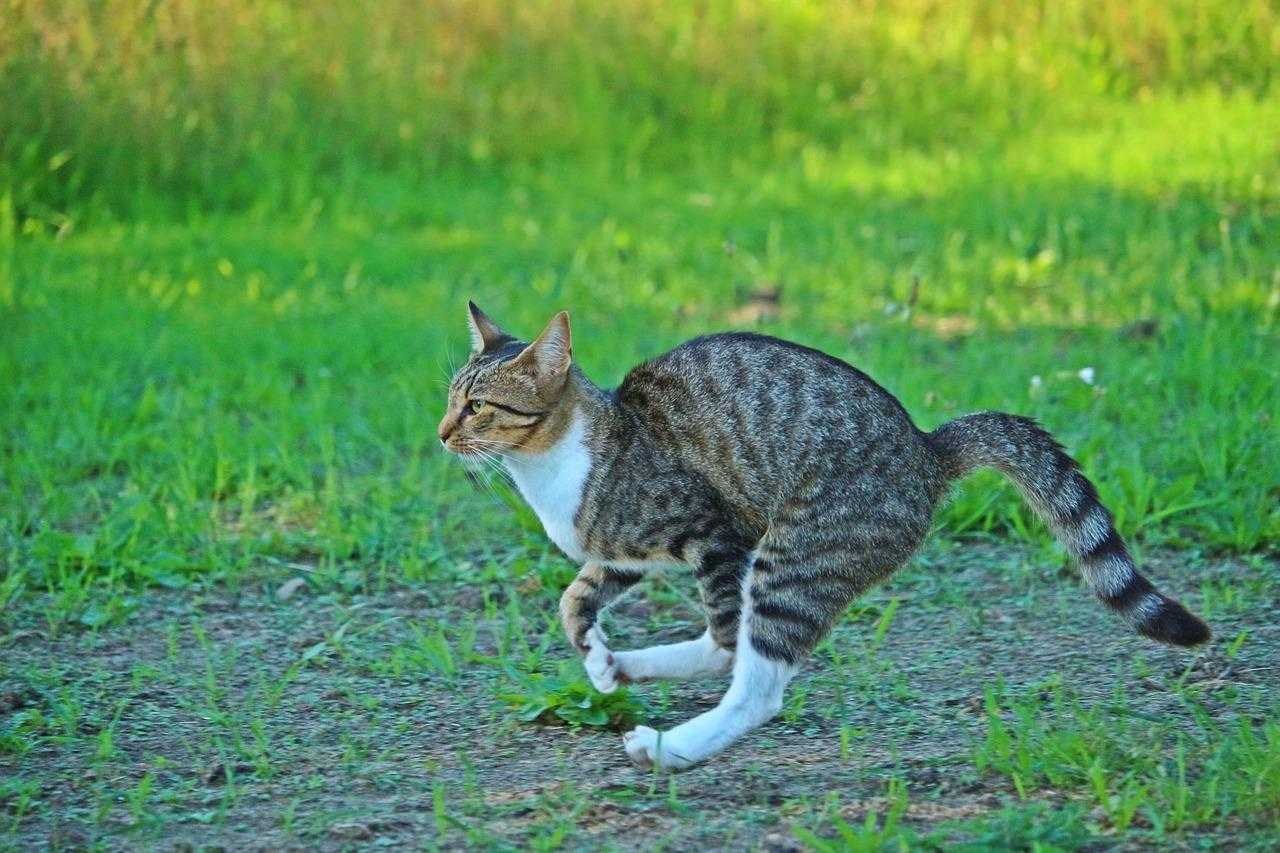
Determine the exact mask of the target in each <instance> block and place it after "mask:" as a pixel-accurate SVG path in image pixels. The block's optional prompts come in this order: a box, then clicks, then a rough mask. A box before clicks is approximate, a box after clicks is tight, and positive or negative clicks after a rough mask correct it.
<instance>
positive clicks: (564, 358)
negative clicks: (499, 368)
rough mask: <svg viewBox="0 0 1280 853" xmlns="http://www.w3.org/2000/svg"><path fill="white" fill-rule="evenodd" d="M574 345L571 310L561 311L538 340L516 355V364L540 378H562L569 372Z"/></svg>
mask: <svg viewBox="0 0 1280 853" xmlns="http://www.w3.org/2000/svg"><path fill="white" fill-rule="evenodd" d="M572 356H573V345H572V343H571V342H570V337H569V312H568V311H561V312H560V313H559V314H557V315H556V316H554V317H552V318H551V322H550V323H548V324H547V327H546V328H545V329H543V330H542V334H540V335H538V337H537V340H535V341H534V342H533V343H531V344H529V345H528V346H527V347H525V348H524V352H522V353H520V354H519V355H518V356H516V358H515V361H514V362H513V363H514V364H517V365H520V366H522V367H525V368H527V369H528V370H529V371H530V372H532V373H533V375H534V377H535V378H537V379H539V380H544V381H545V380H552V379H559V378H562V377H563V376H564V375H565V374H566V373H568V372H569V362H570V361H571V360H572Z"/></svg>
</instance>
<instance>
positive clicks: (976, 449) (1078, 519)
mask: <svg viewBox="0 0 1280 853" xmlns="http://www.w3.org/2000/svg"><path fill="white" fill-rule="evenodd" d="M927 440H928V442H929V445H930V446H931V447H932V448H933V451H934V453H935V454H936V455H937V456H938V458H939V460H940V461H941V462H942V464H943V468H944V470H945V471H946V474H947V476H948V478H949V479H951V480H955V479H958V478H960V477H962V476H964V475H965V474H967V473H969V472H970V471H972V470H973V469H975V468H995V469H996V470H997V471H1000V472H1001V473H1002V474H1004V475H1005V476H1006V477H1008V478H1009V479H1010V480H1012V481H1013V483H1014V485H1015V486H1017V487H1018V491H1020V492H1021V493H1022V496H1023V498H1024V499H1026V501H1027V502H1028V503H1029V504H1030V505H1031V507H1032V508H1033V509H1034V510H1035V511H1036V514H1037V515H1039V516H1040V518H1042V519H1043V520H1044V522H1045V523H1046V524H1048V525H1049V527H1050V529H1052V530H1053V532H1054V535H1055V536H1057V537H1058V541H1060V542H1061V543H1062V544H1063V545H1064V546H1065V547H1066V549H1067V551H1068V552H1070V554H1071V556H1072V557H1074V558H1075V559H1076V561H1077V562H1079V564H1080V570H1081V572H1082V574H1083V575H1084V579H1085V582H1086V583H1087V584H1088V585H1089V589H1090V590H1092V591H1093V593H1094V595H1096V596H1097V597H1098V598H1099V599H1100V600H1101V601H1102V603H1103V604H1105V605H1106V606H1107V607H1109V608H1111V609H1112V610H1114V611H1116V612H1117V613H1119V614H1120V615H1121V616H1122V617H1123V618H1124V619H1125V620H1126V621H1127V622H1128V623H1129V624H1130V625H1132V626H1133V627H1134V629H1135V630H1137V631H1138V633H1140V634H1143V635H1144V636H1147V637H1150V638H1151V639H1153V640H1159V641H1160V642H1162V643H1170V644H1172V645H1175V646H1194V645H1197V644H1199V643H1203V642H1204V641H1206V640H1208V639H1209V627H1208V626H1207V625H1205V623H1204V622H1202V621H1201V620H1200V619H1199V618H1198V617H1196V616H1194V615H1192V614H1191V613H1190V612H1189V611H1188V610H1187V609H1186V608H1185V607H1183V606H1182V605H1181V604H1179V603H1178V602H1177V601H1174V600H1173V599H1172V598H1169V597H1168V596H1166V595H1163V594H1162V593H1160V592H1159V591H1157V590H1156V588H1155V587H1154V586H1153V585H1152V584H1151V581H1149V580H1147V579H1146V578H1145V577H1143V576H1142V575H1141V574H1140V573H1139V572H1138V569H1137V567H1136V566H1135V565H1134V563H1133V558H1132V557H1130V556H1129V552H1128V550H1127V549H1126V548H1125V545H1124V541H1123V540H1122V539H1121V538H1120V534H1119V533H1118V532H1116V528H1115V525H1114V524H1113V523H1112V519H1111V513H1110V512H1109V511H1108V510H1107V508H1106V507H1104V506H1103V505H1102V502H1101V501H1100V500H1099V499H1098V490H1097V489H1096V488H1094V485H1093V483H1091V482H1089V479H1088V478H1087V477H1085V475H1084V473H1083V472H1082V471H1081V470H1080V466H1079V464H1078V463H1077V462H1076V461H1075V460H1074V459H1072V458H1071V457H1070V456H1068V455H1067V453H1066V451H1065V450H1063V449H1062V445H1061V444H1059V443H1058V442H1057V441H1056V440H1055V439H1054V438H1053V436H1051V435H1050V434H1049V433H1048V432H1046V431H1045V430H1043V429H1041V428H1040V426H1039V425H1038V424H1037V423H1036V422H1035V421H1033V420H1031V419H1030V418H1023V417H1018V416H1016V415H1006V414H1004V413H1003V412H979V413H977V414H973V415H965V416H964V417H961V418H956V419H955V420H953V421H950V422H948V423H946V424H943V425H942V426H941V427H939V428H938V429H937V430H935V431H934V432H932V433H929V434H928V437H927Z"/></svg>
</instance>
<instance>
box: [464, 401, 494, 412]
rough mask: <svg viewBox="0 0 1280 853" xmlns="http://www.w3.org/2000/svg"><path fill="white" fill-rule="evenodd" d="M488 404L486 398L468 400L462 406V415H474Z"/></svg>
mask: <svg viewBox="0 0 1280 853" xmlns="http://www.w3.org/2000/svg"><path fill="white" fill-rule="evenodd" d="M488 405H489V402H488V401H487V400H468V401H467V403H466V405H465V406H463V407H462V413H463V414H464V415H475V414H479V413H480V412H483V411H484V409H485V407H486V406H488Z"/></svg>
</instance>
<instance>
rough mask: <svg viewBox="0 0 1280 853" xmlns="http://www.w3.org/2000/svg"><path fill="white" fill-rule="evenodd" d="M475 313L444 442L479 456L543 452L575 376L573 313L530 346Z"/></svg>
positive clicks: (453, 386) (441, 431) (471, 309)
mask: <svg viewBox="0 0 1280 853" xmlns="http://www.w3.org/2000/svg"><path fill="white" fill-rule="evenodd" d="M467 309H468V312H467V320H468V322H469V324H470V327H471V357H470V358H469V359H468V360H467V363H466V364H464V365H463V366H462V367H461V368H459V369H458V372H457V373H455V374H454V376H453V380H452V381H451V382H450V383H449V399H448V403H447V405H446V407H445V414H444V418H443V419H442V420H441V421H440V426H439V428H438V429H437V434H438V435H439V436H440V442H441V444H443V445H444V447H445V449H446V450H448V451H450V452H452V453H458V454H461V455H474V456H480V455H486V454H488V455H493V454H503V453H510V452H537V451H539V450H541V449H543V448H544V447H545V446H546V445H547V444H548V443H549V442H548V435H547V432H548V429H549V427H550V425H551V423H552V422H554V421H555V420H556V418H555V417H553V416H554V415H556V414H557V410H558V408H559V406H558V404H559V403H560V402H561V397H562V396H563V392H564V388H565V384H566V380H567V379H568V376H569V365H570V363H571V349H570V338H569V315H568V314H566V313H565V312H563V311H561V312H560V313H559V314H557V315H556V316H555V317H553V318H551V322H550V323H548V324H547V327H546V329H544V330H543V332H542V334H540V335H539V336H538V337H537V339H536V340H535V341H534V342H533V343H531V344H527V345H526V344H524V343H523V342H521V341H519V340H517V339H516V338H514V337H513V336H511V335H509V334H507V333H506V332H504V331H502V330H501V329H500V328H498V326H497V324H495V323H494V322H493V321H492V320H490V319H489V318H488V317H487V316H486V315H485V313H484V312H483V311H481V310H480V309H479V308H477V307H476V306H475V303H473V302H468V303H467Z"/></svg>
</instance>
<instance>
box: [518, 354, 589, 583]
mask: <svg viewBox="0 0 1280 853" xmlns="http://www.w3.org/2000/svg"><path fill="white" fill-rule="evenodd" d="M568 381H569V383H570V384H569V387H567V388H566V389H565V394H566V395H567V398H566V399H563V400H562V403H561V406H560V407H559V414H558V415H557V421H558V423H556V424H555V425H554V428H555V430H556V432H555V433H554V435H555V437H554V438H553V439H551V441H550V442H549V443H548V444H547V445H546V446H545V447H543V448H541V449H539V450H538V451H537V452H513V453H508V454H506V455H505V456H504V458H503V462H504V464H505V466H506V469H507V471H508V472H509V473H510V474H511V479H512V480H514V481H515V484H516V488H518V489H519V490H520V494H521V495H522V496H523V497H524V499H525V501H527V502H528V504H529V506H530V507H532V508H533V511H534V512H535V513H536V514H537V516H538V520H539V521H541V522H542V526H543V528H545V529H546V531H547V535H548V536H550V537H551V541H552V542H555V543H556V545H557V546H558V547H559V548H560V550H561V551H564V552H565V554H567V555H568V556H569V557H570V558H571V559H574V560H581V559H583V558H584V554H583V550H582V547H581V546H580V544H579V541H578V535H577V531H576V530H575V527H574V519H575V518H576V516H577V514H578V507H579V506H581V504H582V492H583V488H584V487H585V485H586V481H587V475H588V474H589V473H590V472H591V463H592V458H591V451H590V443H591V433H592V425H593V423H595V422H596V421H597V420H598V419H599V418H600V417H601V416H603V415H604V414H605V413H606V412H607V410H608V408H609V407H610V402H609V399H608V397H607V395H605V393H604V392H602V391H600V389H598V388H597V387H596V386H595V385H593V384H591V382H590V381H589V380H587V379H586V377H584V376H582V374H581V373H579V372H577V371H576V370H575V371H574V373H573V374H571V375H570V377H569V380H568Z"/></svg>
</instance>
